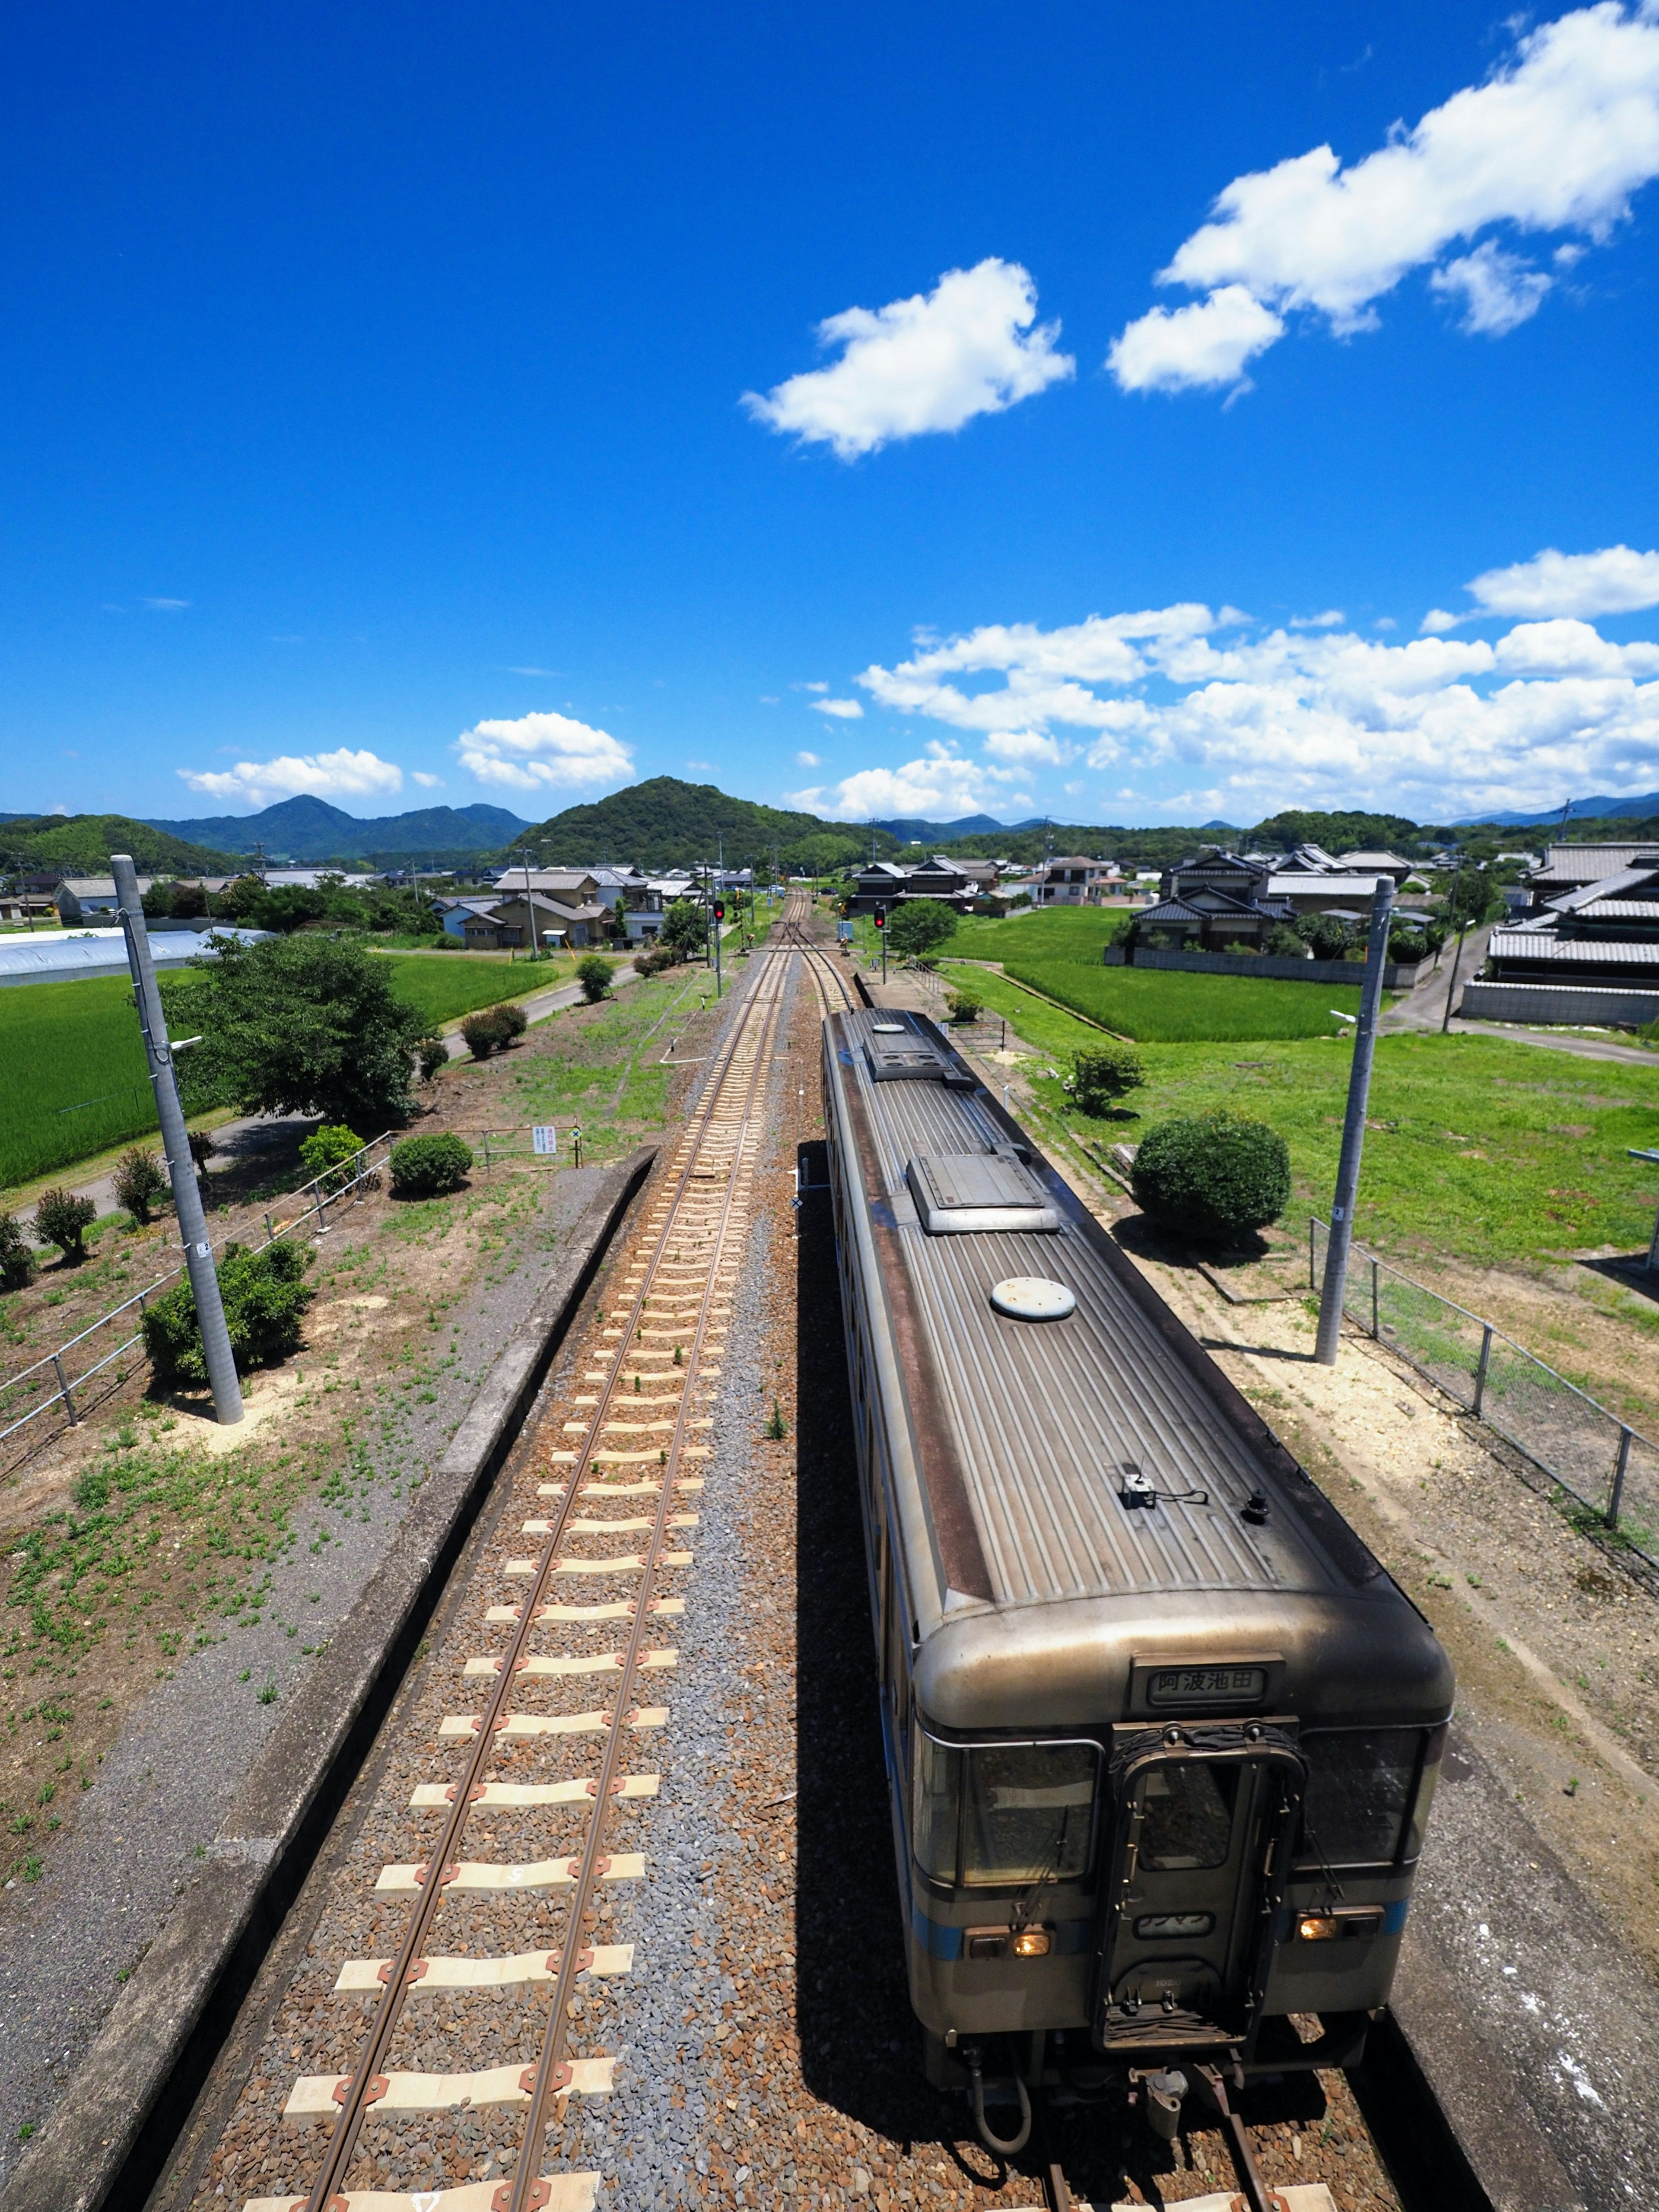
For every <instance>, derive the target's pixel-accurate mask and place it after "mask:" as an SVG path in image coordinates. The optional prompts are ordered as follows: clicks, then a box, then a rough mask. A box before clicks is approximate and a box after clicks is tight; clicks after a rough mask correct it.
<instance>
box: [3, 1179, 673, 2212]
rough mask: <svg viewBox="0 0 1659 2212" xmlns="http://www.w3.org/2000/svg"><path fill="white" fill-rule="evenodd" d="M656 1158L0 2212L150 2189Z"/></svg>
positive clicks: (358, 1625) (563, 1281)
mask: <svg viewBox="0 0 1659 2212" xmlns="http://www.w3.org/2000/svg"><path fill="white" fill-rule="evenodd" d="M654 1158H656V1147H655V1146H653V1145H651V1146H643V1147H642V1148H641V1150H640V1151H638V1152H634V1153H631V1154H630V1155H629V1158H627V1159H625V1160H623V1162H622V1163H621V1164H619V1165H618V1166H617V1167H616V1168H615V1169H613V1170H612V1171H611V1174H610V1175H609V1176H607V1177H606V1179H605V1182H604V1183H603V1184H602V1185H601V1186H600V1188H599V1191H598V1192H597V1193H596V1194H595V1195H594V1198H593V1201H592V1205H590V1206H588V1208H587V1210H586V1212H585V1213H584V1214H583V1215H582V1217H581V1218H580V1220H579V1221H578V1222H577V1223H576V1225H575V1226H574V1229H573V1230H572V1231H571V1232H570V1238H569V1243H568V1247H567V1249H566V1254H565V1261H564V1265H563V1267H562V1268H561V1269H560V1271H559V1273H557V1274H556V1276H555V1277H554V1278H553V1279H551V1280H550V1282H549V1283H548V1284H547V1285H546V1287H545V1289H544V1291H543V1293H542V1296H541V1298H540V1301H539V1303H538V1310H537V1311H535V1312H534V1313H532V1314H531V1315H530V1316H527V1318H526V1320H525V1322H524V1323H523V1324H522V1326H521V1327H520V1329H519V1330H518V1332H517V1334H515V1335H514V1336H513V1340H512V1341H511V1342H510V1343H509V1344H508V1345H507V1348H506V1350H505V1351H504V1352H502V1353H501V1357H500V1358H498V1359H497V1360H496V1362H495V1365H494V1367H492V1368H491V1370H490V1371H489V1374H488V1375H487V1376H485V1377H484V1381H483V1387H482V1388H481V1389H480V1390H479V1392H478V1395H477V1398H476V1399H475V1400H474V1401H473V1404H472V1410H471V1413H468V1415H467V1417H466V1419H465V1420H464V1421H463V1422H462V1423H461V1425H460V1427H459V1429H458V1430H457V1431H455V1434H454V1436H453V1438H452V1439H451V1441H450V1443H449V1447H448V1449H447V1451H446V1452H445V1453H444V1455H443V1457H442V1459H441V1461H440V1462H439V1463H438V1465H437V1466H436V1467H435V1468H434V1469H433V1470H432V1472H431V1474H429V1475H428V1478H427V1480H426V1481H425V1482H424V1483H423V1484H422V1486H421V1492H420V1498H419V1502H418V1503H417V1504H416V1505H415V1506H414V1507H413V1508H411V1510H410V1514H409V1516H408V1518H407V1520H406V1521H405V1522H404V1527H403V1529H402V1531H401V1533H400V1534H399V1535H398V1541H397V1543H396V1546H395V1547H394V1549H393V1550H392V1553H391V1554H390V1556H389V1557H388V1558H387V1559H386V1562H385V1564H384V1565H382V1566H381V1567H380V1571H378V1573H377V1574H376V1575H375V1576H374V1580H373V1581H372V1582H370V1583H369V1584H368V1587H367V1589H365V1590H364V1591H363V1594H362V1596H361V1597H360V1598H359V1599H358V1600H357V1602H356V1605H354V1606H353V1607H352V1608H351V1610H350V1611H349V1613H347V1615H346V1617H345V1619H344V1620H343V1621H342V1622H341V1624H340V1626H339V1627H338V1629H337V1631H336V1632H335V1635H334V1637H333V1639H332V1641H331V1643H330V1644H329V1646H328V1649H327V1650H326V1651H325V1653H324V1654H323V1656H321V1657H320V1658H319V1661H318V1662H317V1664H316V1666H315V1668H313V1670H312V1673H311V1674H310V1675H309V1676H308V1677H307V1680H305V1681H304V1682H303V1683H302V1684H301V1686H300V1688H299V1689H298V1690H297V1691H296V1692H295V1696H294V1700H293V1703H292V1705H290V1706H289V1711H288V1715H287V1717H286V1718H285V1719H284V1720H283V1722H282V1723H281V1724H280V1725H279V1726H278V1727H277V1728H276V1730H275V1731H274V1732H273V1734H272V1735H271V1736H270V1740H269V1741H268V1742H267V1743H266V1745H265V1747H264V1750H263V1752H261V1753H260V1754H259V1757H258V1760H257V1761H256V1762H255V1764H254V1766H253V1768H252V1771H251V1773H250V1774H249V1776H248V1778H247V1780H246V1783H244V1784H243V1785H242V1789H241V1790H240V1793H239V1795H238V1796H237V1798H236V1801H235V1802H234V1804H233V1805H232V1807H231V1808H230V1811H229V1813H228V1814H227V1815H226V1818H225V1820H224V1824H223V1826H222V1827H221V1829H220V1831H219V1833H218V1834H217V1836H216V1837H215V1838H214V1840H213V1842H212V1843H211V1844H209V1846H208V1853H207V1863H206V1865H205V1866H204V1869H203V1870H202V1872H201V1873H200V1874H199V1875H197V1877H196V1878H195V1880H194V1881H191V1883H189V1884H188V1885H187V1886H186V1887H185V1892H184V1893H183V1895H182V1896H181V1897H180V1898H179V1901H178V1903H177V1905H175V1906H174V1907H173V1911H172V1913H171V1915H170V1916H169V1917H168V1918H167V1922H166V1923H165V1924H164V1926H163V1927H162V1929H161V1933H160V1934H159V1935H158V1936H157V1937H156V1939H155V1942H154V1943H153V1944H152V1945H151V1946H150V1948H149V1951H148V1952H147V1953H146V1954H145V1955H144V1959H143V1964H142V1965H141V1966H139V1967H138V1969H137V1972H135V1973H134V1975H133V1977H132V1979H131V1981H130V1982H129V1983H128V1984H127V1985H126V1987H125V1990H123V1991H122V1993H121V1996H120V1998H119V2000H118V2002H117V2003H116V2006H115V2008H114V2010H113V2011H112V2013H111V2015H110V2016H109V2018H108V2019H107V2020H106V2021H105V2023H104V2026H103V2027H102V2028H101V2029H100V2032H99V2033H98V2036H97V2037H96V2039H95V2040H94V2043H93V2045H92V2048H91V2049H90V2051H88V2053H87V2056H86V2059H85V2061H84V2063H82V2067H81V2070H80V2072H79V2073H78V2074H77V2075H76V2077H75V2080H74V2081H73V2082H72V2083H71V2084H70V2087H69V2089H68V2091H67V2093H65V2095H64V2100H63V2102H62V2103H61V2104H60V2105H59V2106H58V2110H57V2112H55V2113H54V2114H53V2116H52V2119H51V2121H50V2122H49V2123H48V2124H47V2127H46V2131H45V2133H44V2134H43V2135H42V2136H41V2137H40V2141H39V2142H37V2143H35V2144H33V2145H32V2146H31V2148H30V2150H29V2152H28V2154H27V2156H26V2157H25V2158H24V2160H22V2162H21V2165H20V2166H18V2168H17V2170H16V2172H15V2174H14V2175H13V2177H12V2179H11V2183H10V2185H9V2187H8V2189H7V2190H6V2191H5V2197H4V2204H5V2212H116V2208H118V2207H119V2208H122V2212H125V2208H128V2207H131V2208H135V2212H136V2208H137V2207H138V2206H141V2205H142V2204H143V2203H144V2201H145V2199H146V2198H147V2197H148V2196H149V2192H150V2189H151V2187H152V2185H153V2184H154V2182H155V2178H156V2176H157V2175H158V2174H159V2173H160V2172H161V2168H162V2166H163V2165H164V2164H165V2162H166V2159H167V2153H168V2151H169V2149H170V2148H171V2145H172V2142H173V2136H175V2135H176V2133H177V2131H178V2130H179V2126H180V2125H181V2124H183V2122H184V2120H185V2118H186V2116H187V2115H188V2113H189V2112H190V2108H191V2104H192V2103H193V2101H194V2100H195V2098H196V2095H197V2091H198V2090H199V2088H200V2087H201V2085H202V2082H203V2081H204V2080H205V2079H206V2076H207V2074H208V2070H209V2069H210V2066H211V2064H212V2063H213V2060H214V2057H215V2056H216V2053H217V2051H218V2049H219V2047H220V2045H221V2044H222V2042H223V2040H224V2039H225V2037H226V2035H227V2034H228V2033H229V2031H230V2029H231V2027H232V2026H233V2025H234V2021H235V2017H236V2013H237V2009H238V2008H239V2007H240V2003H241V2002H242V1999H243V1998H244V1996H246V1993H247V1990H248V1989H249V1988H250V1987H251V1985H252V1981H253V1978H254V1976H255V1974H256V1973H257V1972H258V1969H259V1965H260V1962H261V1961H262V1960H263V1959H264V1955H265V1954H266V1952H267V1951H268V1950H269V1949H270V1945H271V1943H272V1942H273V1941H274V1940H275V1937H276V1932H277V1930H278V1929H280V1927H281V1926H282V1923H283V1916H284V1914H285V1913H286V1912H287V1911H288V1909H289V1906H290V1905H292V1903H293V1902H294V1899H295V1897H296V1896H297V1895H298V1894H299V1892H300V1888H301V1884H302V1883H303V1882H304V1881H305V1878H306V1875H307V1872H308V1871H309V1869H310V1867H311V1863H312V1861H313V1859H314V1858H315V1857H316V1855H317V1852H318V1850H319V1848H320V1846H321V1844H322V1843H323V1841H324V1839H325V1837H326V1836H327V1833H328V1831H329V1827H330V1826H331V1822H332V1821H333V1820H334V1817H335V1815H336V1814H337V1811H338V1809H339V1807H340V1805H341V1802H343V1799H344V1796H345V1795H346V1792H347V1790H349V1787H350V1785H351V1783H352V1781H353V1779H354V1778H355V1777H356V1774H357V1772H358V1771H359V1769H360V1768H361V1766H362V1762H363V1760H364V1759H365V1758H366V1757H367V1756H368V1752H369V1750H370V1748H371V1747H372V1745H373V1743H374V1736H375V1734H376V1731H377V1730H378V1729H379V1728H380V1723H381V1721H382V1720H383V1718H384V1717H385V1715H386V1711H387V1709H388V1707H389V1706H390V1705H391V1702H392V1698H393V1696H394V1695H395V1694H396V1692H397V1690H398V1685H399V1683H400V1682H401V1680H402V1679H403V1676H404V1672H405V1671H406V1669H407V1668H408V1666H409V1662H410V1659H411V1657H412V1656H413V1655H414V1653H415V1650H416V1647H417V1645H418V1644H419V1642H420V1639H421V1637H422V1634H423V1633H424V1632H425V1629H426V1625H427V1622H428V1620H429V1619H430V1617H431V1614H432V1611H433V1608H434V1607H435V1605H436V1603H437V1601H438V1599H439V1598H440V1596H441V1595H442V1592H443V1588H444V1584H445V1583H446V1582H447V1579H448V1577H449V1573H450V1570H451V1569H452V1567H453V1565H454V1564H455V1561H456V1559H458V1558H459V1555H460V1552H461V1547H462V1546H463V1544H464V1543H465V1541H466V1536H467V1533H468V1531H469V1530H470V1529H471V1526H472V1523H473V1522H474V1521H475V1520H476V1518H477V1514H478V1511H479V1510H480V1508H481V1507H482V1506H483V1503H484V1500H485V1499H486V1498H487V1497H488V1496H489V1489H490V1485H491V1483H492V1482H493V1481H494V1480H495V1475H496V1474H497V1472H498V1470H499V1469H500V1468H501V1464H502V1462H504V1461H505V1459H506V1457H507V1452H508V1450H509V1449H510V1448H511V1446H512V1444H513V1442H514V1440H515V1438H516V1437H517V1436H518V1434H519V1431H520V1426H521V1425H522V1423H523V1421H524V1419H525V1417H526V1414H527V1413H529V1411H530V1408H531V1407H532V1404H533V1403H534V1401H535V1397H536V1393H537V1391H538V1389H540V1387H541V1384H542V1382H543V1380H544V1377H545V1376H546V1374H547V1371H548V1369H549V1367H550V1365H551V1364H552V1361H553V1357H554V1354H555V1353H556V1352H557V1350H558V1348H559V1346H560V1344H561V1343H562V1340H563V1338H564V1335H565V1332H566V1330H567V1329H568V1327H569V1325H570V1321H571V1318H572V1316H573V1315H574V1312H575V1310H576V1307H577V1305H578V1304H579V1302H580V1298H581V1296H582V1293H583V1291H585V1290H586V1287H587V1285H588V1284H589V1282H590V1281H591V1280H592V1275H593V1272H594V1269H595V1268H596V1267H598V1266H599V1261H600V1260H601V1259H602V1258H603V1257H604V1255H605V1249H606V1247H607V1246H608V1244H609V1243H610V1241H611V1237H612V1235H613V1233H614V1232H615V1231H616V1228H617V1224H618V1223H619V1222H620V1221H621V1219H622V1218H623V1213H624V1212H626V1210H627V1208H628V1206H629V1202H630V1201H631V1200H632V1199H633V1196H634V1194H635V1192H636V1191H637V1190H638V1188H639V1187H640V1185H641V1182H643V1181H644V1179H645V1176H646V1174H647V1170H649V1168H650V1166H651V1163H652V1161H653V1159H654Z"/></svg>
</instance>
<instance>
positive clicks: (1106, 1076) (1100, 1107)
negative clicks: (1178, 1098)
mask: <svg viewBox="0 0 1659 2212" xmlns="http://www.w3.org/2000/svg"><path fill="white" fill-rule="evenodd" d="M1145 1081H1146V1062H1145V1061H1144V1060H1142V1059H1141V1057H1140V1054H1139V1053H1138V1052H1137V1051H1136V1050H1135V1048H1134V1047H1133V1045H1128V1044H1116V1043H1110V1044H1101V1045H1096V1046H1093V1047H1092V1048H1091V1049H1090V1050H1088V1051H1086V1052H1080V1053H1079V1054H1077V1056H1076V1058H1075V1059H1074V1060H1073V1062H1072V1072H1071V1074H1070V1075H1069V1076H1068V1077H1067V1078H1066V1090H1067V1091H1069V1092H1070V1093H1071V1097H1072V1103H1073V1106H1075V1107H1076V1108H1077V1109H1078V1111H1079V1113H1080V1114H1088V1115H1093V1116H1095V1117H1097V1118H1099V1117H1102V1116H1103V1115H1108V1114H1109V1113H1110V1112H1111V1111H1112V1109H1113V1108H1114V1107H1115V1105H1116V1104H1117V1102H1118V1100H1119V1099H1120V1098H1121V1097H1125V1096H1126V1095H1127V1093H1128V1092H1129V1091H1138V1090H1139V1088H1140V1086H1141V1085H1142V1084H1143V1083H1145Z"/></svg>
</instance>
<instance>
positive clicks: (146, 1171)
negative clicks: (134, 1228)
mask: <svg viewBox="0 0 1659 2212" xmlns="http://www.w3.org/2000/svg"><path fill="white" fill-rule="evenodd" d="M113 1188H114V1191H115V1202H116V1204H117V1205H118V1206H125V1208H126V1210H127V1212H129V1213H130V1214H131V1216H132V1218H133V1219H134V1220H135V1221H137V1222H140V1223H143V1222H146V1221H148V1220H149V1218H150V1216H151V1214H152V1213H153V1212H155V1205H156V1201H157V1200H158V1199H161V1198H163V1197H165V1196H166V1194H167V1170H166V1169H165V1168H164V1167H163V1166H162V1165H161V1162H160V1160H158V1159H157V1158H156V1157H155V1153H154V1152H145V1151H144V1150H143V1147H142V1146H138V1145H134V1146H132V1148H131V1151H129V1152H123V1153H122V1155H121V1159H120V1164H119V1165H118V1167H117V1169H116V1170H115V1175H114V1178H113Z"/></svg>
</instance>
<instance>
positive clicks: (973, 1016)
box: [945, 991, 985, 1022]
mask: <svg viewBox="0 0 1659 2212" xmlns="http://www.w3.org/2000/svg"><path fill="white" fill-rule="evenodd" d="M945 1003H946V1005H947V1006H949V1007H950V1009H951V1020H952V1021H953V1022H976V1021H977V1020H978V1019H979V1018H980V1015H981V1012H983V1011H984V1006H985V1001H984V1000H983V999H976V998H975V996H974V994H973V993H972V992H971V991H952V992H951V995H950V997H949V999H948V1000H946V1001H945Z"/></svg>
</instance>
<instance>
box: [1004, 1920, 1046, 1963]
mask: <svg viewBox="0 0 1659 2212" xmlns="http://www.w3.org/2000/svg"><path fill="white" fill-rule="evenodd" d="M1053 1948H1054V1938H1053V1936H1050V1935H1049V1933H1048V1929H1046V1928H1022V1929H1019V1930H1018V1932H1017V1933H1016V1935H1015V1936H1014V1941H1013V1945H1012V1949H1013V1954H1014V1956H1015V1958H1017V1959H1046V1958H1047V1957H1048V1954H1049V1952H1050V1951H1051V1950H1052V1949H1053Z"/></svg>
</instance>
